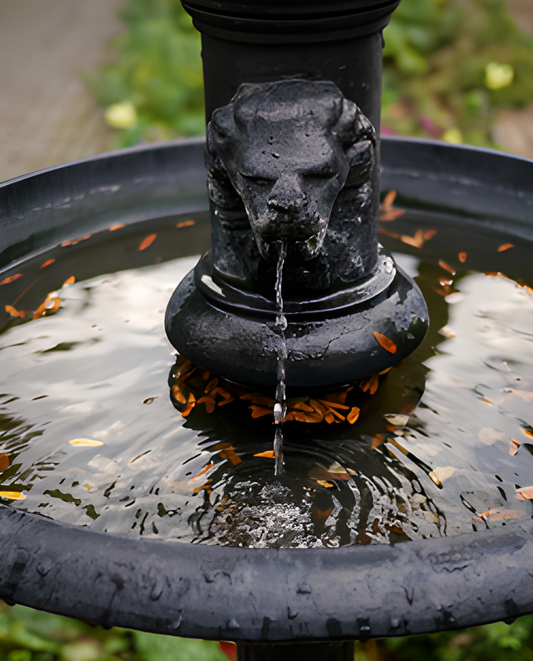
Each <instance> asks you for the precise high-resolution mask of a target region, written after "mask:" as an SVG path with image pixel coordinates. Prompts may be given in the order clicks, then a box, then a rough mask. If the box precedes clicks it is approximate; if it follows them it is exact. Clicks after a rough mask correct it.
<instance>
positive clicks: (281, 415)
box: [274, 241, 287, 475]
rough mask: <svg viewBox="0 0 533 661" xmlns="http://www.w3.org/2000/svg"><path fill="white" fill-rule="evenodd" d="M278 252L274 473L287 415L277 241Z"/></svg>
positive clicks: (282, 251)
mask: <svg viewBox="0 0 533 661" xmlns="http://www.w3.org/2000/svg"><path fill="white" fill-rule="evenodd" d="M277 243H278V247H279V254H278V264H277V267H276V284H275V293H276V312H277V315H276V328H277V329H278V331H279V337H280V343H279V347H278V370H277V379H278V383H277V386H276V398H275V399H276V403H275V404H274V424H275V425H276V432H275V434H274V460H275V466H274V474H275V475H282V474H283V421H284V420H285V416H286V415H287V394H286V388H285V363H286V361H287V341H286V338H285V329H286V328H287V319H286V317H285V315H284V313H283V293H282V284H283V265H284V264H285V257H286V255H287V246H286V245H285V244H284V243H283V242H282V241H278V242H277Z"/></svg>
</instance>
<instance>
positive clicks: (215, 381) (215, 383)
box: [204, 377, 218, 393]
mask: <svg viewBox="0 0 533 661" xmlns="http://www.w3.org/2000/svg"><path fill="white" fill-rule="evenodd" d="M217 386H218V378H217V377H215V378H214V379H211V381H209V383H208V384H207V385H206V387H205V390H204V392H205V393H207V392H211V390H213V388H216V387H217Z"/></svg>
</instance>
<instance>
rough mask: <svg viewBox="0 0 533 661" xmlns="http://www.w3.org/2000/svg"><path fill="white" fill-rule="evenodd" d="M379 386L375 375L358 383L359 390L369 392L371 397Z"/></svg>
mask: <svg viewBox="0 0 533 661" xmlns="http://www.w3.org/2000/svg"><path fill="white" fill-rule="evenodd" d="M378 386H379V377H378V375H377V374H374V376H369V377H368V378H367V379H361V381H359V388H361V390H362V391H363V392H367V391H369V392H370V394H371V395H373V394H374V393H375V392H376V391H377V389H378Z"/></svg>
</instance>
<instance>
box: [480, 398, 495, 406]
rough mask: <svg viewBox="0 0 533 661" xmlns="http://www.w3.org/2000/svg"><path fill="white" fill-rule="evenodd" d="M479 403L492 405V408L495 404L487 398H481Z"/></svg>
mask: <svg viewBox="0 0 533 661" xmlns="http://www.w3.org/2000/svg"><path fill="white" fill-rule="evenodd" d="M479 401H480V402H483V403H484V404H492V406H494V402H491V401H490V399H487V398H486V397H480V398H479Z"/></svg>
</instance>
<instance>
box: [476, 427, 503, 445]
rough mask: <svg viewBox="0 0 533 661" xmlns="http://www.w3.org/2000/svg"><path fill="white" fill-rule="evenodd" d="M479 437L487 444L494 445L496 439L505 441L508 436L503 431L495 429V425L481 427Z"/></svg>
mask: <svg viewBox="0 0 533 661" xmlns="http://www.w3.org/2000/svg"><path fill="white" fill-rule="evenodd" d="M477 437H478V438H479V440H480V441H481V442H482V443H484V444H485V445H494V443H496V441H503V440H505V438H506V436H505V434H504V433H503V432H501V431H499V430H498V429H494V428H493V427H484V428H483V429H480V430H479V432H478V434H477Z"/></svg>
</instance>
